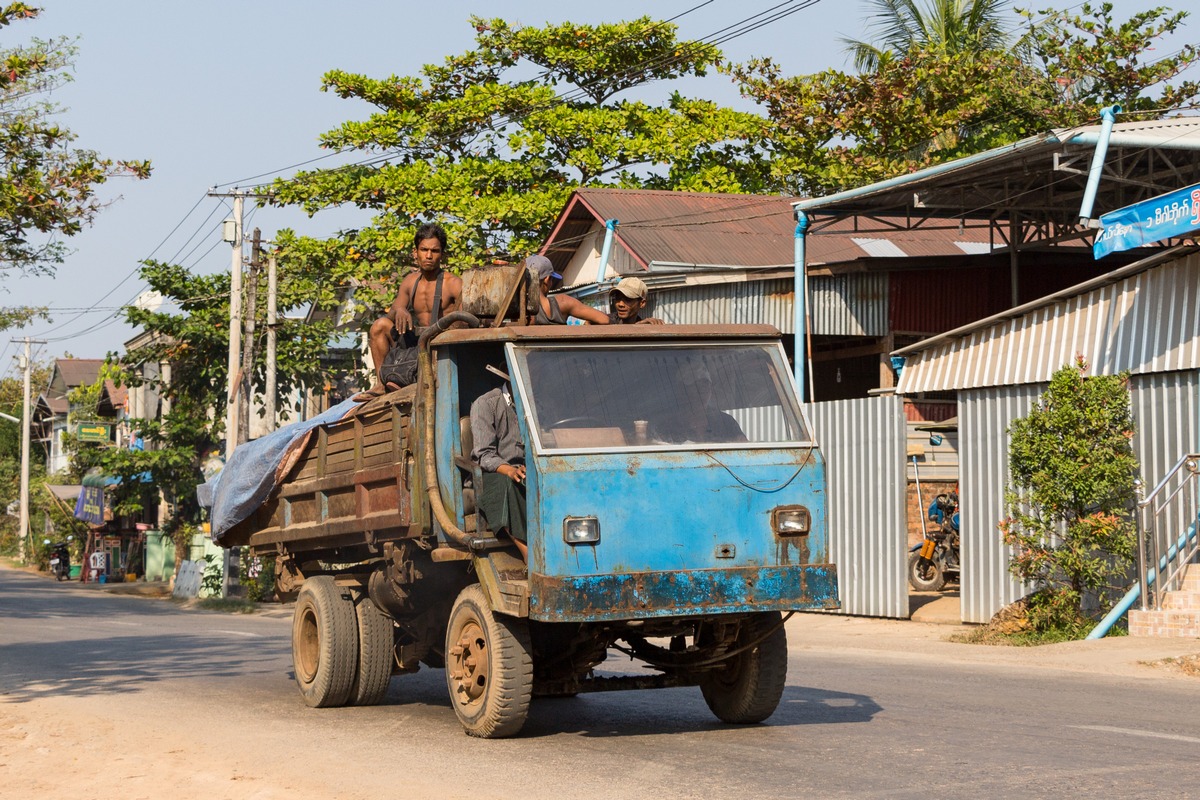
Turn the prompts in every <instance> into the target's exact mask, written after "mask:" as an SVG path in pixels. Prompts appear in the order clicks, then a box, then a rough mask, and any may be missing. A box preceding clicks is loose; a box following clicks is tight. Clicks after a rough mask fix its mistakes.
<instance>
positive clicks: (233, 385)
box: [208, 187, 266, 462]
mask: <svg viewBox="0 0 1200 800" xmlns="http://www.w3.org/2000/svg"><path fill="white" fill-rule="evenodd" d="M208 196H209V197H226V198H230V199H232V200H233V216H231V217H230V218H229V219H227V220H225V225H224V228H223V231H222V237H221V238H222V239H224V240H225V241H226V242H228V243H229V244H230V245H232V246H233V254H232V259H231V260H230V262H229V361H228V370H227V371H228V374H227V375H226V378H225V381H226V387H227V391H226V397H225V399H226V401H227V407H226V414H225V461H226V462H228V461H229V457H230V456H232V455H233V451H234V449H235V448H236V447H237V445H238V421H239V416H238V413H239V408H240V406H241V392H240V391H238V389H239V381H238V370H239V369H240V368H241V365H242V244H243V241H244V238H245V237H244V236H243V233H242V224H243V222H244V219H243V217H244V208H245V201H246V198H247V197H249V198H253V199H258V198H262V197H266V195H262V194H254V193H252V192H247V191H245V190H243V189H238V188H237V187H234V189H233V191H231V192H218V191H215V190H212V191H209V193H208Z"/></svg>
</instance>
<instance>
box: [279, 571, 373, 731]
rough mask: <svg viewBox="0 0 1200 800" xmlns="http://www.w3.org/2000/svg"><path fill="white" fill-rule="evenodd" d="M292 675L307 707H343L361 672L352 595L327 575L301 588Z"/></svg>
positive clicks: (295, 618)
mask: <svg viewBox="0 0 1200 800" xmlns="http://www.w3.org/2000/svg"><path fill="white" fill-rule="evenodd" d="M292 669H293V672H294V673H295V676H296V685H297V686H299V687H300V694H301V696H303V697H304V702H305V703H306V704H307V705H309V706H311V707H313V708H329V707H332V706H343V705H345V704H346V700H347V699H348V698H349V697H350V687H351V686H352V685H353V684H354V676H355V673H356V672H357V671H358V625H357V623H356V622H355V619H354V602H353V600H352V599H351V595H350V590H349V589H343V588H341V587H339V586H337V585H336V584H334V582H333V578H331V577H330V576H328V575H318V576H315V577H312V578H309V579H308V580H306V581H305V582H304V585H303V586H301V587H300V594H299V595H298V596H297V597H296V610H295V612H294V613H293V615H292Z"/></svg>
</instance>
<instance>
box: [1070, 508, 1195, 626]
mask: <svg viewBox="0 0 1200 800" xmlns="http://www.w3.org/2000/svg"><path fill="white" fill-rule="evenodd" d="M1195 538H1196V523H1195V522H1193V523H1192V527H1190V528H1188V529H1187V531H1185V532H1184V534H1183V535H1182V536H1180V537H1179V541H1178V542H1176V543H1175V544H1173V545H1171V547H1170V548H1169V549H1168V550H1167V554H1166V555H1165V556H1163V557H1162V558H1160V559H1159V560H1158V569H1149V570H1146V585H1147V586H1150V585H1152V584H1153V583H1154V579H1155V578H1156V577H1158V573H1159V572H1161V571H1162V570H1165V569H1166V568H1167V564H1168V563H1169V562H1170V561H1171V559H1173V558H1174V557H1175V554H1176V553H1178V552H1179V551H1180V550H1182V549H1183V548H1184V547H1186V546H1187V543H1188V540H1189V539H1195ZM1141 596H1142V585H1141V582H1138V583H1135V584H1134V585H1133V588H1132V589H1130V590H1129V591H1128V592H1126V593H1125V596H1124V597H1122V598H1121V602H1119V603H1117V604H1116V605H1115V606H1113V610H1112V611H1110V612H1108V614H1107V615H1106V616H1105V617H1104V619H1102V620H1100V623H1099V624H1098V625H1097V626H1096V627H1094V628H1092V632H1091V633H1089V634H1088V635H1087V638H1088V639H1103V638H1104V637H1105V635H1106V634H1107V633H1108V632H1109V630H1110V629H1111V628H1112V626H1113V625H1116V624H1117V620H1119V619H1120V618H1121V617H1123V616H1125V612H1127V611H1129V609H1130V608H1132V607H1133V604H1134V603H1136V602H1137V599H1138V598H1139V597H1141Z"/></svg>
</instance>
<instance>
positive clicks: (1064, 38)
mask: <svg viewBox="0 0 1200 800" xmlns="http://www.w3.org/2000/svg"><path fill="white" fill-rule="evenodd" d="M1023 13H1024V12H1023ZM1041 14H1042V18H1041V20H1040V21H1039V22H1038V23H1037V24H1034V23H1033V22H1032V17H1031V16H1030V15H1028V14H1027V13H1026V19H1028V20H1030V22H1029V25H1030V27H1029V29H1028V30H1027V31H1026V32H1025V33H1024V35H1023V37H1022V42H1023V44H1022V46H1020V47H1015V46H1014V47H1012V48H1006V49H990V50H989V49H983V50H976V51H972V52H969V53H958V54H951V53H948V52H947V51H946V50H945V49H943V48H939V47H934V46H927V45H925V44H917V45H914V49H910V50H907V51H903V52H894V53H893V54H892V55H890V56H889V57H887V58H884V59H880V61H879V63H878V64H877V65H876V68H875V69H874V70H870V71H865V72H862V73H859V74H847V73H844V72H841V71H839V70H827V71H825V72H821V73H818V74H815V75H804V76H797V77H788V76H785V75H783V74H782V72H781V70H780V69H779V67H778V65H776V64H775V63H774V62H772V61H771V60H770V59H758V60H754V61H751V62H750V63H748V64H745V65H738V66H735V67H733V68H731V72H732V74H733V75H734V77H735V78H736V79H737V80H738V81H739V82H740V83H741V85H742V90H743V92H744V93H745V94H746V95H747V96H749V97H751V98H753V99H755V100H757V101H758V102H760V103H761V104H762V105H763V106H764V108H765V109H766V111H767V113H768V115H769V116H770V117H771V118H772V119H773V120H775V121H776V122H777V123H778V126H779V135H778V138H777V140H776V142H775V146H776V149H777V150H778V152H779V154H780V156H779V158H778V159H777V160H776V161H775V163H774V164H773V175H774V176H775V180H776V181H777V182H778V183H781V184H784V185H786V186H788V188H789V190H790V191H792V192H795V193H797V194H804V195H813V196H820V195H823V194H827V193H830V192H835V191H842V190H844V189H849V188H854V187H857V186H862V185H864V184H869V183H873V182H876V181H879V180H884V179H887V178H891V177H895V176H897V175H902V174H905V173H907V172H912V171H915V170H917V169H921V168H924V167H927V166H930V165H933V164H937V163H942V162H946V161H951V160H954V159H956V158H961V157H963V156H966V155H971V154H974V153H978V152H982V151H984V150H987V149H990V148H993V147H999V146H1002V145H1005V144H1010V143H1012V142H1014V141H1017V140H1019V139H1022V138H1025V137H1027V136H1032V135H1035V134H1038V133H1043V132H1046V131H1049V130H1051V129H1054V128H1061V127H1070V126H1074V125H1079V124H1083V123H1087V122H1089V121H1094V120H1096V119H1097V118H1098V117H1099V112H1100V109H1101V108H1103V107H1104V106H1107V105H1111V104H1113V103H1119V104H1120V105H1121V106H1122V108H1123V109H1124V111H1125V112H1127V113H1143V112H1145V113H1150V112H1153V113H1162V111H1163V110H1164V109H1168V110H1169V109H1171V108H1177V107H1180V106H1183V105H1187V104H1189V103H1192V102H1194V101H1195V100H1196V98H1197V97H1198V96H1200V85H1198V84H1197V83H1196V82H1195V81H1187V80H1184V81H1180V82H1178V83H1172V82H1173V81H1174V80H1175V78H1177V77H1178V76H1179V75H1180V74H1181V73H1182V72H1183V71H1184V70H1185V69H1187V68H1188V67H1189V66H1191V65H1192V64H1193V63H1195V62H1196V60H1197V57H1198V55H1200V51H1198V50H1197V48H1196V47H1195V46H1193V45H1185V46H1184V47H1182V48H1180V49H1179V50H1178V51H1176V52H1174V53H1172V54H1170V55H1167V56H1164V57H1162V58H1158V59H1156V60H1151V59H1149V58H1148V54H1149V53H1150V52H1151V51H1152V50H1153V48H1154V44H1155V42H1156V41H1158V40H1160V39H1161V38H1162V37H1164V36H1166V35H1168V34H1170V33H1172V32H1174V31H1176V30H1177V29H1178V27H1179V26H1180V25H1181V24H1182V22H1183V20H1184V18H1185V17H1186V16H1187V15H1186V12H1175V13H1172V12H1168V11H1167V10H1166V9H1164V8H1155V9H1150V10H1148V11H1145V12H1141V13H1138V14H1135V15H1134V16H1133V17H1131V18H1130V19H1129V20H1127V21H1125V22H1122V23H1117V22H1115V21H1114V20H1113V18H1112V6H1111V4H1108V3H1105V4H1103V5H1100V6H1098V7H1093V6H1091V5H1087V4H1085V5H1084V6H1083V7H1082V8H1081V9H1080V13H1078V14H1071V13H1067V12H1056V11H1044V12H1041ZM889 52H891V51H889ZM1156 110H1157V111H1156Z"/></svg>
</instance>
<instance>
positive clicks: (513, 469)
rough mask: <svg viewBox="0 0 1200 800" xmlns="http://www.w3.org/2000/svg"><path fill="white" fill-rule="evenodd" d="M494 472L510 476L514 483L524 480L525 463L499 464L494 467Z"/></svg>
mask: <svg viewBox="0 0 1200 800" xmlns="http://www.w3.org/2000/svg"><path fill="white" fill-rule="evenodd" d="M496 472H499V473H500V474H501V475H507V476H508V477H509V478H512V480H513V482H514V483H524V482H525V465H524V464H501V465H500V466H499V467H497V468H496Z"/></svg>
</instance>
